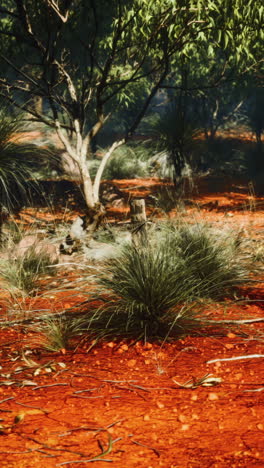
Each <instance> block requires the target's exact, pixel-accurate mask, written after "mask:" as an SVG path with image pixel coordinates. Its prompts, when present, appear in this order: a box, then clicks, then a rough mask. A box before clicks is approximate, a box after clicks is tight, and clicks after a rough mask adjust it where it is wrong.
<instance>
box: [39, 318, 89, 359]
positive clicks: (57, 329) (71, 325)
mask: <svg viewBox="0 0 264 468" xmlns="http://www.w3.org/2000/svg"><path fill="white" fill-rule="evenodd" d="M83 328H84V321H83V319H82V318H76V317H71V318H70V317H67V316H65V315H61V316H60V317H50V318H48V319H46V320H45V321H44V322H43V323H42V324H41V325H39V327H38V328H36V327H35V328H34V330H35V331H38V332H40V333H41V335H42V336H43V338H44V340H43V341H41V344H42V346H43V347H44V348H45V349H47V350H48V351H60V350H61V349H67V348H68V347H69V343H70V340H71V339H72V338H74V337H76V336H78V335H80V334H81V333H82V332H83Z"/></svg>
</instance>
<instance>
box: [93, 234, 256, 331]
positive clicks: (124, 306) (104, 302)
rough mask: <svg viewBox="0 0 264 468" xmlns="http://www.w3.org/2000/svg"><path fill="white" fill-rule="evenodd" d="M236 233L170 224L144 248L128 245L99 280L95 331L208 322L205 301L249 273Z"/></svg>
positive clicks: (170, 327) (176, 328)
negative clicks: (232, 235) (221, 234)
mask: <svg viewBox="0 0 264 468" xmlns="http://www.w3.org/2000/svg"><path fill="white" fill-rule="evenodd" d="M239 260H240V258H239V255H238V243H237V241H236V238H234V239H232V238H230V236H229V237H228V238H224V237H222V238H219V236H216V235H214V234H213V232H211V231H210V230H208V228H206V227H204V226H200V225H196V226H193V227H192V226H182V225H180V226H167V227H166V229H164V230H163V231H162V232H160V233H159V238H158V237H157V236H155V237H154V238H153V239H151V240H150V242H149V245H148V246H146V247H144V248H143V247H142V248H140V249H137V248H135V247H134V246H132V245H127V246H125V247H124V248H123V251H122V255H121V256H120V257H119V258H116V259H112V260H111V263H110V262H109V263H108V264H106V267H105V270H104V274H103V275H102V276H101V277H100V278H99V280H98V298H100V299H101V306H100V307H99V308H98V309H97V310H96V311H95V312H94V314H93V315H92V316H91V317H90V319H89V323H88V328H89V329H90V331H91V332H92V331H94V332H95V331H96V330H97V332H100V333H102V331H103V330H105V332H108V331H111V333H113V334H114V335H122V334H123V335H124V334H127V335H131V334H133V335H136V336H140V335H141V336H145V337H147V336H148V337H149V336H167V335H168V334H170V333H171V334H177V335H179V334H180V335H182V334H186V333H189V332H190V331H191V330H192V329H193V327H197V326H198V327H199V326H200V327H201V326H203V327H204V324H205V320H202V321H200V319H201V316H202V308H201V307H202V302H203V305H204V300H218V299H221V298H223V297H225V296H226V295H228V294H229V293H230V291H232V289H233V288H234V287H235V286H237V285H238V284H240V283H241V282H243V281H245V280H246V278H247V275H246V271H245V268H243V267H241V265H240V261H239Z"/></svg>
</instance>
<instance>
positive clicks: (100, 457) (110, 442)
mask: <svg viewBox="0 0 264 468" xmlns="http://www.w3.org/2000/svg"><path fill="white" fill-rule="evenodd" d="M118 440H120V438H119V439H116V440H115V441H113V440H112V437H111V436H110V435H108V447H107V448H106V450H104V451H102V453H100V454H99V455H96V456H95V457H93V458H89V459H88V460H69V461H66V462H62V463H58V464H57V465H56V466H62V465H70V464H71V463H72V464H73V463H92V462H96V461H103V462H106V463H112V460H108V459H103V458H102V457H104V456H105V455H108V454H109V453H110V452H111V451H112V447H113V443H115V442H117V441H118Z"/></svg>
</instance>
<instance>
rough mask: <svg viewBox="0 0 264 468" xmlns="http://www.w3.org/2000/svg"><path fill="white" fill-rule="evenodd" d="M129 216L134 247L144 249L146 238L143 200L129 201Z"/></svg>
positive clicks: (145, 217) (145, 216)
mask: <svg viewBox="0 0 264 468" xmlns="http://www.w3.org/2000/svg"><path fill="white" fill-rule="evenodd" d="M130 216H131V222H132V242H133V244H134V245H135V247H145V246H146V245H147V243H148V236H147V215H146V206H145V200H144V199H140V200H131V201H130Z"/></svg>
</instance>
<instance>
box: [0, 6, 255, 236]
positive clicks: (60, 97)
mask: <svg viewBox="0 0 264 468" xmlns="http://www.w3.org/2000/svg"><path fill="white" fill-rule="evenodd" d="M0 15H1V16H0V19H1V31H0V32H1V35H2V36H4V37H7V38H9V39H10V40H12V41H16V44H17V46H18V47H19V50H20V53H19V55H18V54H17V50H16V48H15V51H14V53H13V54H12V53H10V54H9V56H7V55H6V54H5V53H4V52H2V53H1V55H0V60H1V63H5V64H6V65H8V69H9V70H8V73H6V72H5V73H4V74H2V75H1V76H0V93H1V95H2V96H4V97H5V98H6V99H7V100H8V101H10V102H12V103H14V104H15V105H16V106H19V107H21V108H22V109H23V110H25V111H27V112H28V113H29V114H30V115H31V119H32V120H33V121H41V122H44V123H46V124H47V125H48V126H50V127H52V128H54V130H55V131H56V132H57V134H58V137H59V139H60V141H61V143H62V144H63V146H64V148H65V150H66V151H67V152H68V154H69V156H70V157H71V158H72V160H73V161H74V162H75V163H76V165H77V166H78V168H79V172H80V178H81V182H82V186H83V193H84V197H85V201H86V204H87V211H88V215H89V216H90V221H91V222H90V225H91V226H93V228H94V227H95V226H96V225H97V224H98V223H99V222H100V217H101V215H102V213H103V207H102V205H101V203H100V199H99V186H100V181H101V178H102V174H103V171H104V168H105V166H106V163H107V161H108V159H109V158H110V157H111V155H112V154H113V152H114V151H115V149H116V148H118V147H119V146H120V145H122V144H124V143H125V142H126V141H127V140H128V139H129V138H130V137H131V135H132V134H133V133H134V132H135V130H136V129H137V127H138V125H139V123H140V122H141V120H142V118H143V117H144V115H145V113H146V111H147V110H148V108H149V106H150V104H151V102H152V100H153V98H154V97H155V95H156V94H157V92H158V91H159V90H160V89H161V88H166V87H170V86H171V83H172V79H173V78H174V77H175V66H176V65H177V64H178V63H179V62H180V61H181V60H182V58H183V57H184V58H185V59H186V60H187V61H192V60H193V57H194V56H195V55H197V54H198V55H199V54H200V53H201V52H202V51H203V53H207V55H209V56H210V57H211V58H212V60H214V57H215V56H216V54H217V53H219V51H220V50H222V51H223V55H224V56H225V60H224V63H223V69H222V72H221V73H222V75H225V73H226V71H228V69H229V67H230V66H234V64H235V65H236V66H237V67H238V68H242V67H245V66H251V67H254V66H255V65H256V62H257V60H258V53H257V52H258V51H256V50H255V44H256V41H258V40H259V38H260V37H262V38H263V31H262V29H261V24H262V21H263V7H262V2H261V0H254V1H253V0H248V2H247V3H246V4H245V2H244V1H243V0H224V1H223V0H187V1H186V0H185V1H183V0H125V1H123V0H122V1H121V0H112V1H111V2H109V1H107V0H97V1H95V0H64V1H63V0H39V1H35V0H4V2H3V6H2V7H1V8H0ZM140 87H142V89H143V91H142V93H140V95H139V99H137V102H136V106H135V105H134V104H135V89H137V90H138V89H140ZM33 97H40V98H42V99H43V100H44V103H45V106H44V107H43V109H44V110H45V112H43V109H42V111H41V110H36V108H34V106H33V104H32V98H33ZM122 105H125V106H126V107H127V109H130V107H131V110H132V111H131V116H130V115H129V119H128V120H129V125H126V128H125V134H124V136H123V137H122V138H120V139H117V140H113V141H112V142H111V144H110V147H109V148H108V150H107V151H106V152H105V154H104V156H103V158H102V160H101V163H100V166H99V168H98V172H97V174H96V176H95V178H94V180H92V178H91V175H90V173H89V168H88V164H87V160H88V158H89V154H90V146H91V143H92V141H93V139H94V138H95V137H96V136H97V135H98V134H99V133H100V132H101V131H102V129H103V128H104V126H105V125H106V124H107V122H109V121H111V119H114V118H116V116H117V115H118V112H119V108H120V106H122ZM88 224H89V223H88Z"/></svg>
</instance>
